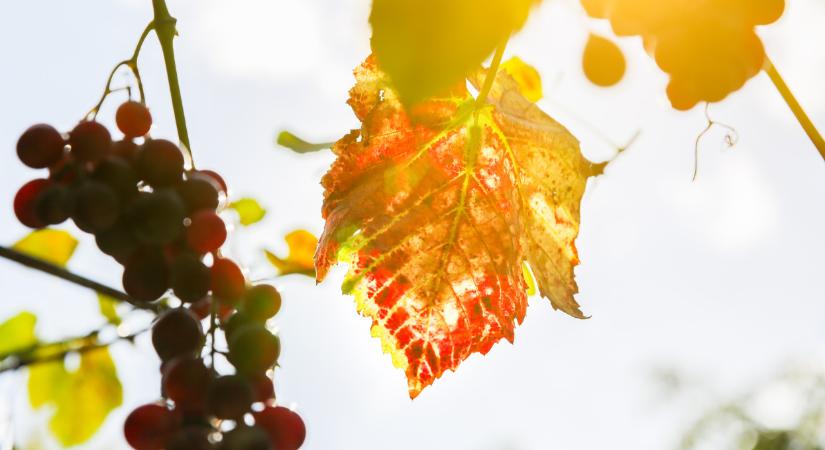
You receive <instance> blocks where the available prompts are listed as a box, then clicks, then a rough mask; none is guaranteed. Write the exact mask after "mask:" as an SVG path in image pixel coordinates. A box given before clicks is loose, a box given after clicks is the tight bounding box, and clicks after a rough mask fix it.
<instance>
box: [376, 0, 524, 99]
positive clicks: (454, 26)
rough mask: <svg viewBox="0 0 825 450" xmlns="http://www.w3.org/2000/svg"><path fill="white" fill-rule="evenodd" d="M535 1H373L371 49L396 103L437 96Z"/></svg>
mask: <svg viewBox="0 0 825 450" xmlns="http://www.w3.org/2000/svg"><path fill="white" fill-rule="evenodd" d="M536 3H538V1H537V0H508V1H502V0H374V1H373V2H372V13H371V15H370V23H371V24H372V49H373V52H374V53H375V56H376V57H377V58H378V63H379V65H380V66H381V67H382V68H383V69H384V71H385V72H386V73H387V74H388V75H389V77H390V79H391V80H392V82H393V85H394V87H395V90H396V91H397V92H398V95H399V97H400V98H401V101H402V102H403V103H404V104H405V105H407V106H409V105H411V104H414V103H417V102H419V101H421V100H423V99H425V98H428V97H431V96H433V95H437V94H442V93H444V92H445V91H447V90H448V89H449V88H450V87H452V86H453V85H455V84H457V83H461V82H462V80H464V79H465V78H466V76H467V75H468V74H469V73H470V72H472V71H474V70H475V69H477V68H478V66H479V65H481V63H482V62H483V61H484V60H485V59H486V58H487V57H488V56H490V54H491V53H492V52H493V50H494V49H495V48H496V47H497V46H499V45H501V44H502V43H504V42H505V41H506V40H507V38H508V37H509V36H510V35H511V34H512V33H513V32H515V31H517V30H518V29H520V28H521V27H522V26H523V25H524V23H525V22H526V20H527V16H528V15H529V14H530V9H531V7H532V6H533V5H534V4H536Z"/></svg>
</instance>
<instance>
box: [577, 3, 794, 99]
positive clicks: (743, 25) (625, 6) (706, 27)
mask: <svg viewBox="0 0 825 450" xmlns="http://www.w3.org/2000/svg"><path fill="white" fill-rule="evenodd" d="M581 3H582V5H583V6H584V8H585V10H586V11H587V13H588V14H589V15H591V16H592V17H597V18H607V19H610V23H611V25H612V26H613V30H614V31H615V32H616V34H618V35H624V36H628V35H640V36H642V37H643V39H644V41H645V47H646V48H647V49H648V51H649V52H650V53H651V55H652V56H653V57H654V58H655V60H656V63H657V64H658V65H659V67H660V68H661V69H662V70H663V71H665V72H666V73H668V74H669V75H670V84H669V85H668V88H667V94H668V97H669V98H670V101H671V104H672V105H673V107H674V108H676V109H681V110H687V109H690V108H692V107H693V106H695V105H696V104H697V103H699V102H703V101H704V102H717V101H720V100H722V99H724V98H725V97H726V96H727V95H728V94H730V93H731V92H734V91H736V90H738V89H739V88H741V87H742V86H743V85H744V84H745V82H746V81H748V80H749V79H750V78H751V77H753V76H754V75H756V74H757V73H759V71H760V70H761V68H762V66H763V64H764V59H765V51H764V47H763V46H762V41H761V40H760V39H759V36H757V35H756V32H755V31H754V27H755V26H757V25H766V24H769V23H772V22H775V21H776V20H778V19H779V17H780V16H781V15H782V12H783V11H784V9H785V1H784V0H675V1H667V2H663V1H659V0H581Z"/></svg>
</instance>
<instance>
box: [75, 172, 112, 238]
mask: <svg viewBox="0 0 825 450" xmlns="http://www.w3.org/2000/svg"><path fill="white" fill-rule="evenodd" d="M118 216H119V206H118V198H117V194H115V191H114V190H113V189H112V188H110V187H109V186H106V185H105V184H103V183H101V182H99V181H87V182H84V183H83V184H81V185H80V187H78V188H77V189H76V190H75V192H74V208H73V210H72V220H74V223H75V225H77V227H78V228H80V229H81V230H83V231H85V232H87V233H99V232H101V231H105V230H107V229H108V228H110V227H111V226H112V225H114V224H115V222H117V219H118Z"/></svg>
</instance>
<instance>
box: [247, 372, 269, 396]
mask: <svg viewBox="0 0 825 450" xmlns="http://www.w3.org/2000/svg"><path fill="white" fill-rule="evenodd" d="M249 383H250V384H252V391H253V392H254V393H255V401H256V402H268V401H270V400H273V399H274V398H275V383H273V382H272V379H271V378H269V377H268V376H266V374H265V373H259V374H256V375H251V376H250V377H249Z"/></svg>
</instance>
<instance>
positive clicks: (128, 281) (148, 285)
mask: <svg viewBox="0 0 825 450" xmlns="http://www.w3.org/2000/svg"><path fill="white" fill-rule="evenodd" d="M123 289H125V290H126V293H127V294H129V295H130V296H131V297H132V298H134V299H136V300H140V301H144V302H153V301H155V300H157V299H159V298H161V297H162V296H163V294H165V293H166V291H167V290H169V268H168V267H167V264H166V259H165V258H164V256H163V253H161V251H160V250H158V249H155V248H143V249H141V250H140V251H138V252H137V253H135V254H134V255H132V257H131V258H129V261H128V262H127V263H126V265H125V267H124V271H123Z"/></svg>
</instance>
